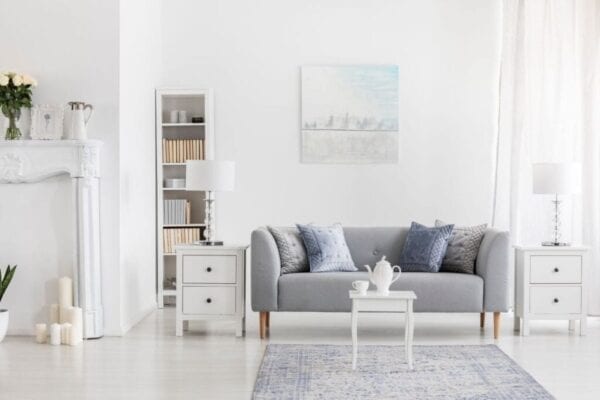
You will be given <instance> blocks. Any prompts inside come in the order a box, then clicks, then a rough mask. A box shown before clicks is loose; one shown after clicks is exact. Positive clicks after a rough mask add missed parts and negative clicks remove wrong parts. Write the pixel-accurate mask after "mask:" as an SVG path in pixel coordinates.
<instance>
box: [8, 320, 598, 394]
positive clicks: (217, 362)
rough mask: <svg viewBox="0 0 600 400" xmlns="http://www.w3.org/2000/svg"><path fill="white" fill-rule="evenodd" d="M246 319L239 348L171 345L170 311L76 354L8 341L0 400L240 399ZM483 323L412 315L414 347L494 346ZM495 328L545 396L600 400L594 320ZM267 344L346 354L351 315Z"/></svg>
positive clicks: (222, 331) (202, 341) (363, 324)
mask: <svg viewBox="0 0 600 400" xmlns="http://www.w3.org/2000/svg"><path fill="white" fill-rule="evenodd" d="M249 317H250V319H251V320H250V321H249V327H248V332H247V335H246V338H236V337H235V336H234V334H233V326H232V325H230V324H229V323H217V324H212V325H210V326H206V325H204V324H199V325H191V329H192V330H191V332H189V333H187V334H186V336H184V337H182V338H177V337H175V336H174V333H175V327H174V312H173V309H166V310H163V311H157V312H155V313H153V314H152V315H150V316H149V317H148V318H146V319H145V320H144V321H142V323H140V324H139V325H138V326H136V327H135V328H134V329H133V330H132V331H131V332H130V333H129V334H128V335H127V336H125V337H123V338H115V337H112V338H109V337H106V338H103V339H100V340H95V341H88V342H86V343H84V345H82V346H79V347H75V348H71V347H67V346H60V347H52V346H49V345H38V344H36V343H34V341H33V338H30V337H8V338H6V339H5V341H4V342H3V343H1V344H0V399H2V400H5V399H11V400H20V399H45V400H50V399H103V400H105V399H169V400H170V399H248V398H250V395H251V393H252V388H253V385H254V380H255V377H256V373H257V369H258V366H259V365H260V361H261V358H262V355H263V351H264V348H265V345H266V344H267V342H268V341H261V340H259V339H258V335H257V330H256V319H257V317H256V314H252V315H250V316H249ZM488 317H489V319H490V320H491V315H488ZM401 318H402V317H401V316H390V317H388V316H385V317H383V316H381V315H379V316H378V315H366V316H362V315H361V319H360V321H359V332H358V334H359V342H360V343H361V344H377V343H388V344H398V345H400V344H401V343H402V337H403V335H402V328H401V326H403V323H402V319H401ZM487 322H488V326H487V329H486V330H485V331H484V332H482V331H480V329H479V315H476V314H472V315H466V314H465V315H462V314H461V315H431V314H429V315H428V314H417V315H416V321H415V323H416V328H415V345H419V344H484V343H493V342H494V341H493V340H492V339H491V334H492V329H491V324H490V322H491V321H487ZM503 322H504V324H503V328H502V336H501V338H500V340H499V341H498V343H497V344H498V345H499V346H500V348H501V349H502V350H504V351H505V352H506V353H507V354H508V355H509V356H511V357H512V358H513V359H514V360H516V361H517V363H519V365H521V366H522V367H523V368H524V369H525V370H527V371H528V372H529V373H530V374H532V375H533V377H534V378H536V379H537V380H538V381H539V382H540V383H541V384H542V385H543V386H544V387H546V389H548V390H549V391H550V392H551V393H552V394H553V395H554V396H556V397H557V398H559V399H598V398H600V319H590V321H589V332H588V335H587V336H585V337H580V336H578V335H577V334H576V333H572V332H568V331H567V323H566V322H537V323H532V327H531V336H529V337H526V338H523V337H519V336H515V335H514V334H513V332H512V320H511V319H509V318H507V317H506V316H505V317H504V320H503ZM270 341H271V342H273V343H333V344H350V343H351V339H350V314H298V313H295V314H276V313H272V314H271V336H270ZM348 362H349V363H350V360H348ZM349 367H350V364H349Z"/></svg>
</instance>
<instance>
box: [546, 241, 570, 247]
mask: <svg viewBox="0 0 600 400" xmlns="http://www.w3.org/2000/svg"><path fill="white" fill-rule="evenodd" d="M570 245H571V243H567V242H542V246H548V247H564V246H570Z"/></svg>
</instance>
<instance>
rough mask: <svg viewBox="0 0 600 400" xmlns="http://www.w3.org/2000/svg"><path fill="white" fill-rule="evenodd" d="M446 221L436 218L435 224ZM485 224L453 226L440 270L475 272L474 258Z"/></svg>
mask: <svg viewBox="0 0 600 400" xmlns="http://www.w3.org/2000/svg"><path fill="white" fill-rule="evenodd" d="M443 225H446V223H444V222H442V221H440V220H436V221H435V226H443ZM486 228H487V224H481V225H476V226H458V227H457V226H455V227H454V229H453V230H452V235H451V236H450V239H449V240H448V249H447V250H446V255H445V256H444V260H443V261H442V268H441V271H444V272H460V273H463V274H474V273H475V259H476V258H477V254H478V253H479V246H480V245H481V241H482V240H483V235H484V234H485V230H486Z"/></svg>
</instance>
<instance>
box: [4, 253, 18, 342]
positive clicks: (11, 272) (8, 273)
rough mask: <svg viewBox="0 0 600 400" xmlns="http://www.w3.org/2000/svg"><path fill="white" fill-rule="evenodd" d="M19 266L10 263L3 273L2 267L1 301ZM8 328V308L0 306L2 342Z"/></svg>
mask: <svg viewBox="0 0 600 400" xmlns="http://www.w3.org/2000/svg"><path fill="white" fill-rule="evenodd" d="M16 269H17V266H16V265H15V266H14V267H11V266H10V265H9V266H7V267H6V272H5V273H4V275H2V269H1V268H0V303H1V302H2V297H4V293H6V289H8V285H10V281H11V280H12V278H13V276H15V270H16ZM7 329H8V310H4V309H1V308H0V342H2V340H4V336H5V335H6V330H7Z"/></svg>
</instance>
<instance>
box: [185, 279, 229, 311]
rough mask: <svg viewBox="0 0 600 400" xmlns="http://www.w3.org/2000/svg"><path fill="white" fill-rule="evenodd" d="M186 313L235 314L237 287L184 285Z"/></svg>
mask: <svg viewBox="0 0 600 400" xmlns="http://www.w3.org/2000/svg"><path fill="white" fill-rule="evenodd" d="M183 313H184V314H212V315H215V314H220V315H232V314H235V287H232V286H225V287H198V286H193V287H183Z"/></svg>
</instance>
